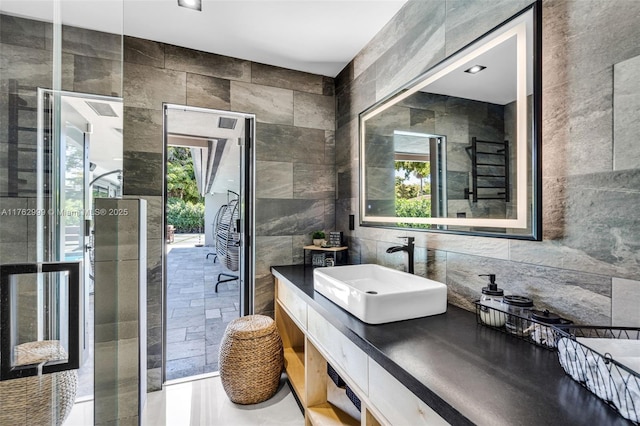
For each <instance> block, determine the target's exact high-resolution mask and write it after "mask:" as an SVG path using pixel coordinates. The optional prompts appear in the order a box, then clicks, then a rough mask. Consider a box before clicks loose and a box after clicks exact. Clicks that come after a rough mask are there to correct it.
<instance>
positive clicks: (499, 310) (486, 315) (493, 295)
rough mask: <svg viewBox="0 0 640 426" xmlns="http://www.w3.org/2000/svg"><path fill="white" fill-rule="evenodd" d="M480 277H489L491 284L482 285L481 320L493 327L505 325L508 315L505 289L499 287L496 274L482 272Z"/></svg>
mask: <svg viewBox="0 0 640 426" xmlns="http://www.w3.org/2000/svg"><path fill="white" fill-rule="evenodd" d="M478 276H479V277H489V285H488V286H487V287H482V296H481V297H480V305H481V306H480V320H481V321H482V322H483V323H484V324H487V325H490V326H492V327H502V326H504V324H505V322H506V320H507V317H506V315H505V313H504V312H505V311H506V309H505V307H504V290H503V289H501V288H498V284H496V275H495V274H480V275H478Z"/></svg>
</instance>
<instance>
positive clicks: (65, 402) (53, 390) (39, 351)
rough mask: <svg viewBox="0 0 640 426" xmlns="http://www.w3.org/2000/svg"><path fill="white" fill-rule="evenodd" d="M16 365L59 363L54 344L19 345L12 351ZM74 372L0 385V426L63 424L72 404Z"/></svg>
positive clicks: (57, 344)
mask: <svg viewBox="0 0 640 426" xmlns="http://www.w3.org/2000/svg"><path fill="white" fill-rule="evenodd" d="M15 357H16V364H17V365H27V364H34V363H39V362H44V361H52V360H57V359H63V358H65V357H66V352H65V350H64V349H63V348H62V346H61V345H60V342H58V341H57V340H44V341H39V342H29V343H23V344H21V345H18V346H16V347H15ZM77 389H78V373H77V372H76V371H75V370H70V371H61V372H59V373H51V374H43V375H42V376H32V377H24V378H21V379H14V380H7V381H4V382H0V407H1V408H0V425H57V426H60V425H62V423H64V421H65V420H66V418H67V416H69V413H71V408H72V407H73V404H74V403H75V400H76V392H77Z"/></svg>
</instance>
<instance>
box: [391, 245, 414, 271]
mask: <svg viewBox="0 0 640 426" xmlns="http://www.w3.org/2000/svg"><path fill="white" fill-rule="evenodd" d="M398 238H406V240H407V244H406V245H404V246H394V247H389V248H388V249H387V253H396V252H398V251H406V252H407V255H408V258H409V267H408V268H407V269H408V270H409V271H408V272H409V273H410V274H413V252H414V249H415V240H416V239H415V238H414V237H398Z"/></svg>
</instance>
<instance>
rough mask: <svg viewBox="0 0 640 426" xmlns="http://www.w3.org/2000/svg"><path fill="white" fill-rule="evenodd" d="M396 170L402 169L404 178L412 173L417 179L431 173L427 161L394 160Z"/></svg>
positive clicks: (407, 177)
mask: <svg viewBox="0 0 640 426" xmlns="http://www.w3.org/2000/svg"><path fill="white" fill-rule="evenodd" d="M395 163H396V164H395V166H396V171H403V172H404V178H405V179H409V178H410V177H411V174H413V175H414V176H415V177H417V178H418V179H424V178H426V177H427V176H429V175H430V174H431V163H430V162H428V161H396V162H395Z"/></svg>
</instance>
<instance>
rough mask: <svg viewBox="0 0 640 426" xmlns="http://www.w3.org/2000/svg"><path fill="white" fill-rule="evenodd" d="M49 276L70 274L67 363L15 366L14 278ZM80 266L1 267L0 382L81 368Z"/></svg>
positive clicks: (35, 264)
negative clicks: (48, 274) (17, 276)
mask: <svg viewBox="0 0 640 426" xmlns="http://www.w3.org/2000/svg"><path fill="white" fill-rule="evenodd" d="M46 272H67V273H68V274H69V275H68V276H69V281H68V283H69V284H68V289H69V293H68V307H67V312H68V313H69V321H68V324H67V327H68V329H67V332H68V339H69V348H68V358H67V361H66V362H64V361H59V360H55V361H49V362H45V363H44V364H42V363H37V364H28V365H16V366H13V365H11V363H12V360H13V358H14V357H13V348H14V342H13V340H14V339H13V337H12V335H11V330H12V327H11V326H12V324H11V321H12V319H13V316H14V315H13V312H12V311H13V308H12V306H11V300H12V295H11V284H12V280H11V277H12V276H15V275H20V274H40V273H46ZM79 309H80V262H51V263H22V264H11V265H0V347H1V348H0V381H3V380H11V379H19V378H22V377H29V376H36V375H38V373H39V371H40V370H41V371H42V374H50V373H56V372H59V371H65V370H75V369H78V368H79V366H80V323H79V313H80V312H79Z"/></svg>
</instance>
